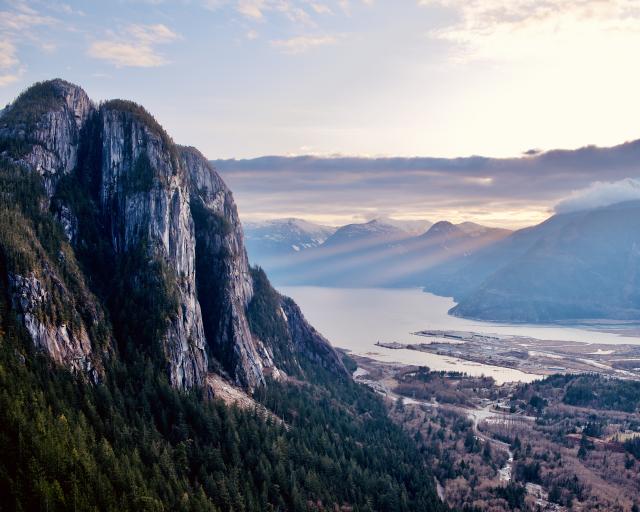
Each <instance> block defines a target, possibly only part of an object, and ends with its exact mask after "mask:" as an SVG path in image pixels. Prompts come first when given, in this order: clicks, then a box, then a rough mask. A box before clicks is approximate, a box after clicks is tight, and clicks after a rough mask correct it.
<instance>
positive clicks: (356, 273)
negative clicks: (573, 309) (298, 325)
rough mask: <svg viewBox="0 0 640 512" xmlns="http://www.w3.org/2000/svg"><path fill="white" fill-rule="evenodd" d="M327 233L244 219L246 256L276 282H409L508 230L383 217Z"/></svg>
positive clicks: (310, 227)
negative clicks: (266, 271)
mask: <svg viewBox="0 0 640 512" xmlns="http://www.w3.org/2000/svg"><path fill="white" fill-rule="evenodd" d="M328 232H329V229H328V228H327V227H326V226H320V225H315V224H311V223H308V222H304V221H300V220H295V219H286V220H285V219H282V220H274V221H271V222H269V223H260V224H255V223H247V224H245V233H246V238H247V240H248V243H247V247H248V251H249V255H250V258H251V259H252V261H253V262H255V263H257V264H259V265H262V266H264V267H265V268H266V269H267V270H268V271H269V273H270V275H271V276H272V278H273V279H274V280H275V281H276V282H278V283H280V284H313V285H321V286H403V285H411V286H415V285H416V283H419V282H422V281H423V280H424V279H423V277H424V275H425V272H426V270H427V269H428V268H429V267H430V266H432V265H436V264H440V263H442V262H443V261H445V260H449V259H451V258H453V257H456V256H462V255H464V254H468V253H469V252H470V251H472V250H475V249H478V248H480V247H484V246H486V245H488V244H490V243H493V242H494V241H496V240H499V239H502V238H504V237H505V236H507V235H508V234H509V233H510V232H509V231H507V230H503V229H495V228H487V227H485V226H480V225H478V224H474V223H470V222H466V223H462V224H458V225H454V224H452V223H450V222H446V221H443V222H438V223H436V224H431V222H429V221H426V220H425V221H398V220H396V219H388V218H380V219H374V220H371V221H369V222H365V223H355V224H348V225H346V226H342V227H339V228H334V231H333V233H331V234H330V235H329V236H326V234H327V233H328ZM322 236H326V238H325V239H324V240H322Z"/></svg>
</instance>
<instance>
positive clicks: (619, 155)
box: [214, 141, 640, 228]
mask: <svg viewBox="0 0 640 512" xmlns="http://www.w3.org/2000/svg"><path fill="white" fill-rule="evenodd" d="M639 159H640V141H637V142H632V143H627V144H622V145H620V146H615V147H612V148H597V147H585V148H582V149H579V150H571V151H565V150H557V151H549V152H545V153H541V154H538V155H534V156H523V157H520V158H507V159H496V158H485V157H469V158H451V159H448V158H422V157H420V158H362V157H344V156H340V157H324V158H322V157H313V156H300V157H277V156H273V157H262V158H256V159H250V160H220V161H214V166H215V167H216V168H217V169H218V170H219V171H220V173H221V174H222V176H223V178H224V179H225V180H226V181H227V182H228V184H229V185H230V187H231V188H232V189H233V191H234V196H235V198H236V200H237V201H238V204H239V207H240V211H241V212H242V215H243V217H245V218H275V217H292V216H294V217H300V216H302V217H303V218H307V219H312V218H320V217H323V218H324V219H325V221H330V222H334V221H335V222H336V223H343V222H345V221H348V220H349V219H353V218H364V217H365V216H367V215H374V216H378V215H380V214H386V215H390V216H399V215H401V216H404V217H412V218H427V219H431V220H438V219H442V218H448V219H450V220H452V221H457V222H460V221H464V220H475V221H477V222H480V223H486V224H488V225H494V226H502V227H509V228H514V227H522V226H525V225H531V224H534V223H537V222H541V221H542V220H544V219H545V218H547V217H548V216H549V215H550V214H551V213H552V212H553V209H554V206H555V205H556V204H557V203H558V202H559V201H562V200H564V199H566V198H568V197H571V194H572V191H574V190H579V189H583V188H585V187H588V186H589V185H590V184H591V183H593V182H595V181H598V180H608V181H619V180H624V179H625V178H628V177H629V176H637V175H638V161H639ZM626 188H631V187H629V186H627V187H626ZM625 190H626V189H625ZM608 197H615V200H617V199H619V198H620V197H622V198H623V199H621V200H624V199H626V198H630V197H631V196H630V195H627V196H623V195H622V194H618V193H616V194H613V193H612V194H609V196H608Z"/></svg>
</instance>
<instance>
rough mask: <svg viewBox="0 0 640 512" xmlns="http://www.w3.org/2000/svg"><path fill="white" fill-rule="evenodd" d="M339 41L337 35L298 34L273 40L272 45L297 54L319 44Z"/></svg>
mask: <svg viewBox="0 0 640 512" xmlns="http://www.w3.org/2000/svg"><path fill="white" fill-rule="evenodd" d="M337 41H338V39H337V38H336V37H335V36H297V37H291V38H289V39H277V40H273V41H271V45H272V46H274V47H275V48H278V49H279V50H281V51H282V52H283V53H288V54H290V55H296V54H300V53H304V52H307V51H309V50H311V49H312V48H317V47H319V46H326V45H331V44H335V43H336V42H337Z"/></svg>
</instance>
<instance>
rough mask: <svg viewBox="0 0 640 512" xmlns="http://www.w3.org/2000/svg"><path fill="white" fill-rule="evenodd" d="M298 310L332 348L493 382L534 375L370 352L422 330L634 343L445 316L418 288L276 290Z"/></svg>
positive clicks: (409, 353) (443, 301) (444, 306)
mask: <svg viewBox="0 0 640 512" xmlns="http://www.w3.org/2000/svg"><path fill="white" fill-rule="evenodd" d="M280 291H281V292H282V293H284V294H285V295H289V296H290V297H292V298H293V299H294V300H295V301H296V302H297V303H298V304H299V305H300V307H301V308H302V311H303V312H304V314H305V316H306V317H307V319H308V320H309V321H310V322H311V324H312V325H313V326H314V327H316V329H318V331H320V332H321V333H322V334H324V335H325V336H326V337H327V338H328V339H329V340H330V341H331V342H332V343H333V344H334V345H335V346H337V347H342V348H345V349H349V350H351V351H353V352H354V353H356V354H361V355H368V356H370V357H372V358H375V359H380V360H384V361H396V362H400V363H405V364H419V365H426V366H429V367H430V368H432V369H434V370H458V371H465V372H467V373H469V374H471V375H481V374H484V375H491V376H492V377H494V378H495V379H496V381H498V382H507V381H512V380H520V381H530V380H532V379H533V378H535V376H532V375H530V374H525V373H523V372H520V371H518V370H512V369H508V368H500V367H495V366H490V365H482V364H478V363H473V362H468V361H462V360H459V359H455V358H451V357H443V356H438V355H436V354H427V353H424V352H416V351H413V350H390V349H385V348H381V347H376V346H375V343H376V342H377V341H384V342H392V341H395V342H398V343H415V342H419V341H420V339H419V338H417V337H416V336H413V335H412V334H411V333H412V332H415V331H419V330H423V329H437V330H462V331H475V332H479V333H485V334H512V335H520V336H530V337H533V338H539V339H548V340H568V341H584V342H589V343H611V344H615V343H640V338H639V337H626V336H620V335H619V334H615V333H610V332H598V331H595V330H588V329H586V328H579V327H563V326H557V325H553V326H538V325H526V324H515V325H508V324H494V323H487V322H478V321H474V320H465V319H462V318H456V317H452V316H449V315H447V311H448V310H449V309H450V308H451V307H453V306H454V302H453V301H452V300H451V299H450V298H445V297H438V296H436V295H432V294H430V293H423V292H422V291H421V290H419V289H400V290H398V289H381V288H322V287H315V286H291V287H283V288H280Z"/></svg>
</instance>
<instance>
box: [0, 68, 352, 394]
mask: <svg viewBox="0 0 640 512" xmlns="http://www.w3.org/2000/svg"><path fill="white" fill-rule="evenodd" d="M0 154H1V160H2V165H3V172H4V177H5V178H6V185H7V187H9V188H12V189H15V190H17V191H21V190H22V189H23V188H24V187H23V182H24V181H25V180H26V182H28V184H29V186H30V187H32V190H31V192H30V193H29V194H23V195H20V194H18V192H16V194H14V195H11V194H9V195H8V196H7V197H4V198H3V201H5V202H6V204H5V205H3V215H4V216H5V219H4V220H3V222H5V221H6V223H5V224H6V225H8V223H9V222H11V219H13V221H14V224H15V226H16V230H15V233H14V232H13V231H12V232H9V230H8V229H5V230H3V233H4V234H3V237H2V239H1V240H0V243H1V249H2V256H3V258H2V260H3V261H2V263H3V264H2V269H1V270H2V274H3V275H2V280H3V283H4V284H3V287H4V292H5V293H6V296H7V298H8V302H9V303H10V304H11V309H12V311H13V313H14V314H16V315H17V317H18V318H19V319H20V321H21V323H22V325H23V326H24V327H25V328H26V329H27V331H28V332H29V335H30V337H31V339H32V340H33V343H34V345H35V346H37V347H38V348H40V349H42V350H44V351H45V352H47V353H48V354H49V355H50V356H51V357H52V358H53V359H54V360H55V361H56V362H58V363H59V364H61V365H64V366H66V367H68V368H71V369H73V370H74V371H78V372H83V373H86V374H88V375H89V376H90V377H91V379H92V380H99V379H100V375H101V371H102V370H101V368H102V367H103V366H104V363H105V361H106V360H107V359H108V358H110V357H114V356H115V357H117V355H118V354H119V353H121V352H125V351H130V352H131V351H133V352H135V351H136V350H143V349H144V350H151V351H157V357H158V358H159V359H160V360H162V361H163V363H164V365H165V367H166V371H167V375H168V378H169V380H170V382H171V384H172V385H173V386H174V387H177V388H180V389H188V388H192V387H198V386H202V385H203V384H204V383H205V381H206V376H207V374H208V373H209V372H212V371H213V372H217V373H219V374H220V375H223V376H224V377H225V378H227V379H228V380H229V381H230V382H232V383H233V384H235V385H238V386H241V387H242V388H244V389H245V390H247V391H249V392H252V391H254V390H255V389H256V388H257V387H259V386H261V385H262V384H263V383H264V382H265V378H266V376H267V375H269V376H272V377H274V378H276V379H278V378H281V377H283V376H285V375H286V374H287V373H291V372H294V373H300V372H303V370H302V367H303V366H304V365H301V364H300V362H299V361H298V360H297V358H298V357H305V358H306V357H308V356H309V355H313V359H314V360H315V361H316V363H318V364H320V365H321V366H323V367H326V368H329V369H330V370H332V371H335V372H338V373H341V374H344V373H345V370H344V367H343V366H342V363H341V361H340V359H339V358H338V357H337V356H336V354H335V352H334V351H333V349H332V348H331V346H330V344H329V343H328V342H327V341H326V340H324V338H322V337H321V336H320V335H318V334H317V333H316V332H315V331H314V330H313V328H312V327H310V326H309V325H308V324H307V323H306V321H305V320H304V317H303V316H302V314H301V313H300V312H299V310H298V309H297V306H295V305H294V304H293V302H292V301H291V300H290V299H287V298H284V297H281V296H280V295H278V294H277V293H276V294H275V295H273V297H275V300H272V301H269V302H268V303H269V307H270V308H272V310H269V311H267V315H275V316H276V317H278V318H286V322H285V326H286V327H285V329H284V330H283V331H282V332H278V333H276V334H274V333H271V335H270V336H269V337H266V336H265V335H264V334H263V336H260V334H259V332H256V331H260V329H259V327H258V326H259V325H261V320H256V319H253V320H252V319H251V318H250V316H251V311H255V307H254V308H252V307H251V305H252V303H255V302H256V301H259V300H260V298H259V297H258V298H256V296H255V295H256V293H255V291H254V277H253V276H254V275H255V272H252V270H251V269H250V267H249V263H248V260H247V255H246V251H245V247H244V241H243V233H242V228H241V225H240V222H239V219H238V213H237V209H236V206H235V203H234V200H233V196H232V194H231V192H230V191H229V189H228V188H227V187H226V185H225V184H224V182H223V181H222V179H221V178H220V176H219V175H218V174H217V173H216V171H215V170H214V169H213V167H212V166H211V164H210V163H209V162H208V161H207V160H206V159H205V158H204V157H203V156H202V155H201V154H200V153H199V152H198V151H197V150H196V149H194V148H189V147H180V146H177V145H176V144H174V142H173V141H172V140H171V138H170V137H169V136H168V135H167V133H166V132H165V131H164V130H163V128H162V127H161V126H160V125H159V124H158V123H157V122H156V121H155V119H153V117H152V116H151V115H150V114H149V113H148V112H147V111H146V110H144V109H143V108H142V107H141V106H139V105H137V104H134V103H131V102H127V101H122V100H112V101H108V102H105V103H102V104H100V105H97V104H95V103H93V102H92V101H91V100H90V99H89V98H88V96H87V94H86V93H85V92H84V91H83V90H82V89H81V88H79V87H77V86H75V85H73V84H70V83H68V82H65V81H62V80H52V81H48V82H42V83H39V84H36V85H35V86H33V87H31V88H30V89H28V90H27V91H25V92H24V93H23V94H22V95H21V96H19V97H18V98H17V99H16V100H15V101H14V102H13V103H12V104H11V105H9V106H8V108H7V109H5V110H4V111H3V112H2V114H1V117H0ZM18 196H20V199H18ZM34 215H35V216H36V217H37V219H38V220H36V221H34V220H33V219H34ZM39 222H40V223H43V222H46V223H47V225H48V226H50V227H49V234H47V233H45V232H44V231H43V230H41V229H40V228H39V224H38V223H39ZM51 232H52V233H57V234H58V235H59V236H58V237H57V238H56V237H55V236H50V233H51ZM16 233H17V234H16ZM44 237H48V238H47V240H44V241H43V238H44ZM49 238H51V239H52V240H53V241H52V240H49ZM17 253H20V254H22V253H25V254H26V253H29V254H30V257H29V258H26V259H25V258H22V257H21V258H18V257H12V255H15V254H17ZM25 261H27V262H28V263H27V264H25V263H24V262H25ZM263 288H264V287H263ZM142 292H144V293H142ZM274 293H275V292H274ZM149 297H151V299H150V298H149ZM54 299H55V300H54ZM262 313H264V311H262ZM112 325H118V326H119V327H118V328H117V329H116V328H114V327H112ZM252 327H253V328H252ZM285 345H286V348H287V350H286V351H285V350H283V349H282V347H283V346H285Z"/></svg>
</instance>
